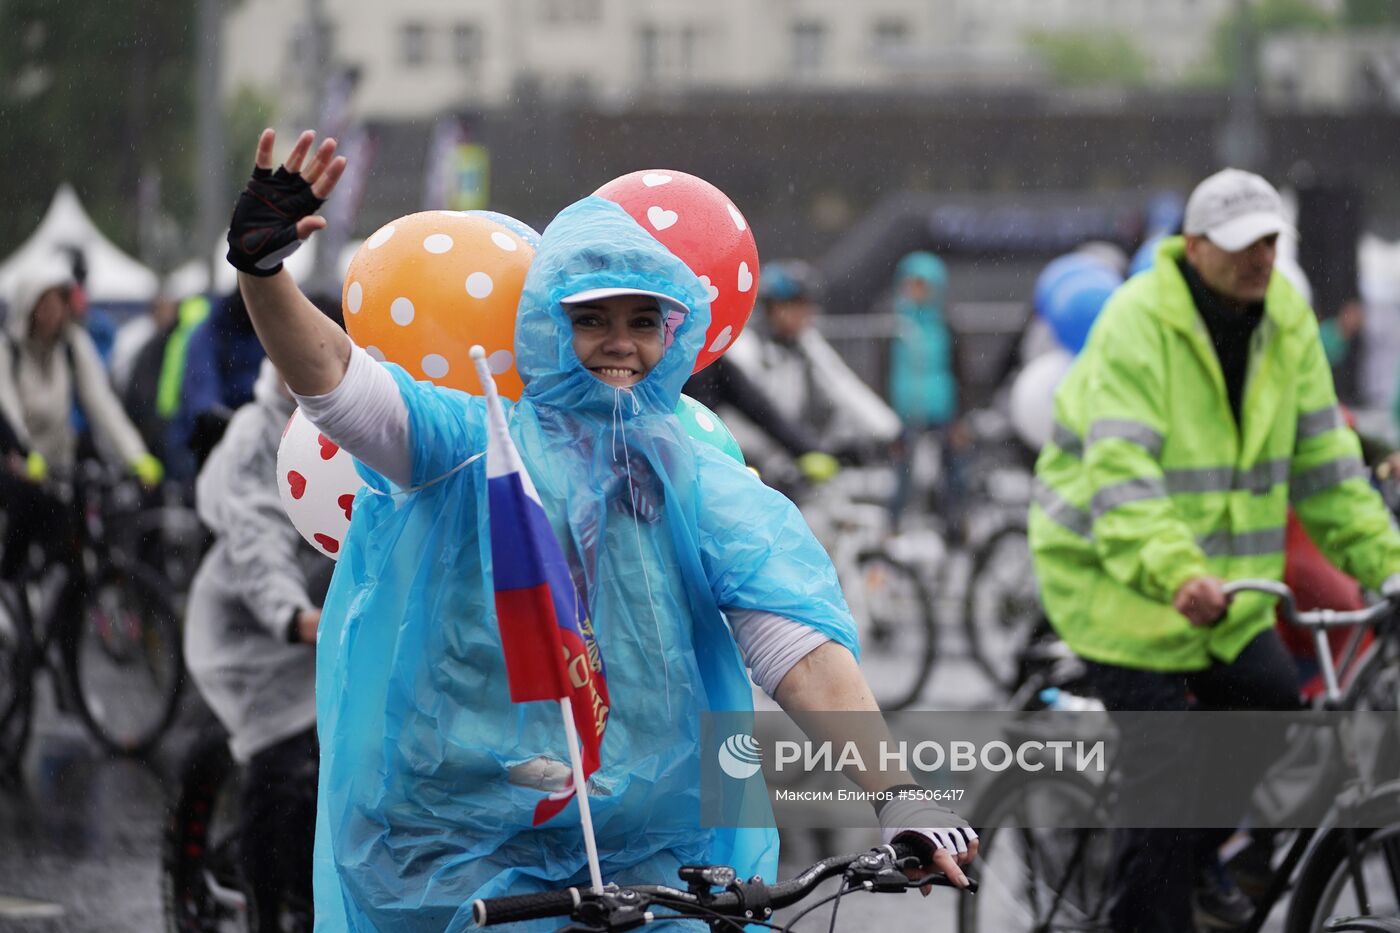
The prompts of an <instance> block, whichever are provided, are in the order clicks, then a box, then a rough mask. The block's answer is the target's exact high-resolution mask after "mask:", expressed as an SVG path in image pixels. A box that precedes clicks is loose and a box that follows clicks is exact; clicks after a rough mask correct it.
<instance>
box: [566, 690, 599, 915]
mask: <svg viewBox="0 0 1400 933" xmlns="http://www.w3.org/2000/svg"><path fill="white" fill-rule="evenodd" d="M559 711H560V712H561V713H563V714H564V736H565V738H567V739H568V741H569V764H571V765H573V768H574V797H575V798H576V799H577V800H578V817H579V822H581V823H582V824H583V847H584V850H585V851H587V853H588V877H589V880H590V881H592V882H593V893H594V894H602V893H603V873H602V871H601V870H600V869H599V868H598V843H597V841H596V840H595V839H594V838H593V813H592V812H591V811H590V810H589V809H588V782H587V781H585V780H584V777H583V755H582V754H581V753H580V752H579V747H578V730H577V729H575V728H574V706H573V702H572V701H571V700H570V699H569V698H568V697H560V699H559Z"/></svg>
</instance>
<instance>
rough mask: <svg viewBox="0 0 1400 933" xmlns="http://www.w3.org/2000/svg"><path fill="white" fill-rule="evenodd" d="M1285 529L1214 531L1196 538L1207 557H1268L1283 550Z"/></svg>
mask: <svg viewBox="0 0 1400 933" xmlns="http://www.w3.org/2000/svg"><path fill="white" fill-rule="evenodd" d="M1283 541H1284V529H1283V528H1281V527H1280V528H1261V529H1259V530H1257V531H1234V532H1231V531H1212V532H1211V533H1210V534H1208V535H1202V536H1201V537H1199V538H1197V539H1196V543H1197V544H1199V545H1200V547H1201V550H1202V551H1204V552H1205V555H1206V556H1207V557H1266V556H1268V555H1270V554H1279V553H1282V551H1283Z"/></svg>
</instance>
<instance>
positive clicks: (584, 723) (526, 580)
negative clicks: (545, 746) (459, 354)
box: [472, 348, 609, 826]
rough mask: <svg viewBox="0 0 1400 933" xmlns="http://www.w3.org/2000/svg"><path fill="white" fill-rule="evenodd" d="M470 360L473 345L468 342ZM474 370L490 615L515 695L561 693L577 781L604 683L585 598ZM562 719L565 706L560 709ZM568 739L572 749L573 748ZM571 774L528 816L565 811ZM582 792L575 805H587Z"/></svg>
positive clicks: (487, 383) (597, 738) (491, 396)
mask: <svg viewBox="0 0 1400 933" xmlns="http://www.w3.org/2000/svg"><path fill="white" fill-rule="evenodd" d="M472 355H473V359H475V357H476V350H475V348H473V353H472ZM477 370H478V374H479V375H481V377H482V386H483V388H485V389H486V406H487V430H488V434H487V445H486V485H487V496H488V500H489V506H490V527H491V567H492V576H493V578H494V581H495V591H496V621H497V624H498V625H499V626H500V631H501V647H502V649H503V651H504V653H505V658H506V673H507V676H508V678H509V680H510V698H511V700H512V701H513V702H516V703H524V702H527V701H529V700H561V701H567V703H566V704H565V709H566V710H567V709H568V708H570V707H571V708H572V720H573V724H574V726H575V728H576V730H577V732H578V736H579V741H578V744H579V745H580V746H581V747H582V755H581V765H582V767H581V770H580V768H579V767H578V765H577V764H576V765H575V768H574V774H575V775H576V776H578V775H580V774H581V780H583V781H586V780H587V779H588V776H589V775H590V774H592V773H593V772H594V771H596V770H598V763H599V746H600V744H601V742H602V738H603V731H604V729H605V728H606V727H607V723H608V705H609V704H608V684H607V675H606V671H605V669H604V666H603V656H602V654H601V653H600V652H599V650H598V644H597V640H596V639H595V638H594V635H593V625H592V622H591V621H590V619H589V618H588V607H587V604H586V603H584V601H583V599H581V598H580V597H579V594H578V590H577V588H576V587H575V586H574V583H573V578H572V577H571V576H570V574H569V565H568V564H567V563H566V562H565V560H564V553H563V551H562V550H560V548H559V541H558V540H557V539H556V538H555V537H554V531H553V529H552V528H550V525H549V520H548V518H546V517H545V513H544V508H543V507H542V506H541V505H540V497H539V493H537V492H536V491H535V485H534V483H532V482H531V481H530V474H529V473H527V472H526V470H525V465H524V464H523V463H522V462H521V460H520V453H519V452H518V451H517V450H516V449H515V443H514V442H513V441H512V440H511V438H510V433H509V431H508V430H507V429H506V419H505V412H504V411H503V410H502V408H501V401H500V398H499V396H498V395H497V394H496V386H495V382H494V380H492V379H491V374H490V371H489V370H487V369H486V365H485V359H484V354H483V359H482V360H480V361H479V362H478V365H477ZM565 716H566V720H567V717H568V713H567V712H566V713H565ZM573 751H574V750H573V742H572V741H571V742H570V752H571V754H572V753H573ZM575 783H576V782H575V781H573V780H571V781H570V784H569V786H568V787H567V788H566V789H565V790H563V791H560V792H558V793H555V794H551V795H550V796H549V797H548V798H547V799H545V800H542V801H540V803H539V804H538V805H537V806H536V807H535V817H534V825H536V826H538V825H540V824H541V823H543V822H545V821H546V820H548V819H549V818H550V817H552V816H554V815H555V814H556V813H558V812H559V811H561V810H563V809H564V807H565V806H567V805H568V802H569V801H570V800H571V799H572V798H573V796H574V790H575ZM585 799H586V795H585V797H584V798H580V807H581V808H582V807H583V806H584V801H585Z"/></svg>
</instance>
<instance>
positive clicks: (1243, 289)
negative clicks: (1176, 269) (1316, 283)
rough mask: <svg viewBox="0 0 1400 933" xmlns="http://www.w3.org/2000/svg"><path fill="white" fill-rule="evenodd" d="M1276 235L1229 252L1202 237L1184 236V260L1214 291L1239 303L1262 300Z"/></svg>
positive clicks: (1270, 268) (1275, 246) (1262, 238)
mask: <svg viewBox="0 0 1400 933" xmlns="http://www.w3.org/2000/svg"><path fill="white" fill-rule="evenodd" d="M1277 249H1278V234H1273V235H1271V236H1266V237H1260V238H1259V239H1257V240H1255V241H1254V242H1253V243H1251V244H1250V245H1249V246H1246V247H1245V248H1244V249H1242V250H1239V251H1238V252H1234V253H1229V252H1226V251H1225V250H1223V249H1221V248H1220V247H1219V246H1216V245H1215V244H1214V243H1212V242H1211V241H1210V240H1209V239H1207V238H1206V237H1204V236H1196V235H1188V236H1187V237H1186V259H1187V261H1188V262H1190V263H1191V265H1192V266H1193V267H1195V269H1196V272H1197V273H1199V274H1200V276H1201V280H1202V281H1204V282H1205V283H1206V284H1207V285H1209V286H1210V287H1211V288H1212V289H1213V290H1214V291H1216V292H1218V293H1219V294H1221V295H1224V296H1225V297H1226V298H1230V299H1233V300H1234V301H1237V302H1240V303H1241V304H1252V303H1254V302H1258V301H1263V300H1264V293H1265V292H1267V291H1268V290H1269V276H1270V275H1272V274H1273V271H1274V258H1275V256H1276V253H1277Z"/></svg>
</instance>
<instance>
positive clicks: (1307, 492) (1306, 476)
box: [1288, 457, 1367, 502]
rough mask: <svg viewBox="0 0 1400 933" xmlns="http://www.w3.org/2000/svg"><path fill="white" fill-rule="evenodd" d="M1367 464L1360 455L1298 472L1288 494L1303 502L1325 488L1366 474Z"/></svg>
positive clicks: (1296, 500)
mask: <svg viewBox="0 0 1400 933" xmlns="http://www.w3.org/2000/svg"><path fill="white" fill-rule="evenodd" d="M1366 475H1367V474H1366V464H1364V463H1362V462H1361V458H1360V457H1342V458H1340V459H1338V460H1330V461H1328V462H1327V463H1324V464H1322V465H1321V466H1315V467H1313V468H1312V469H1310V470H1304V471H1303V472H1301V473H1298V474H1296V475H1295V476H1294V477H1293V479H1292V481H1291V482H1290V483H1289V489H1288V496H1289V498H1290V499H1292V500H1293V501H1294V502H1301V501H1303V500H1304V499H1306V498H1308V496H1312V495H1316V494H1317V493H1319V492H1322V491H1323V490H1324V489H1331V488H1332V487H1333V486H1336V485H1338V484H1340V483H1345V482H1346V481H1347V480H1349V479H1356V478H1358V477H1364V476H1366Z"/></svg>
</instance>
